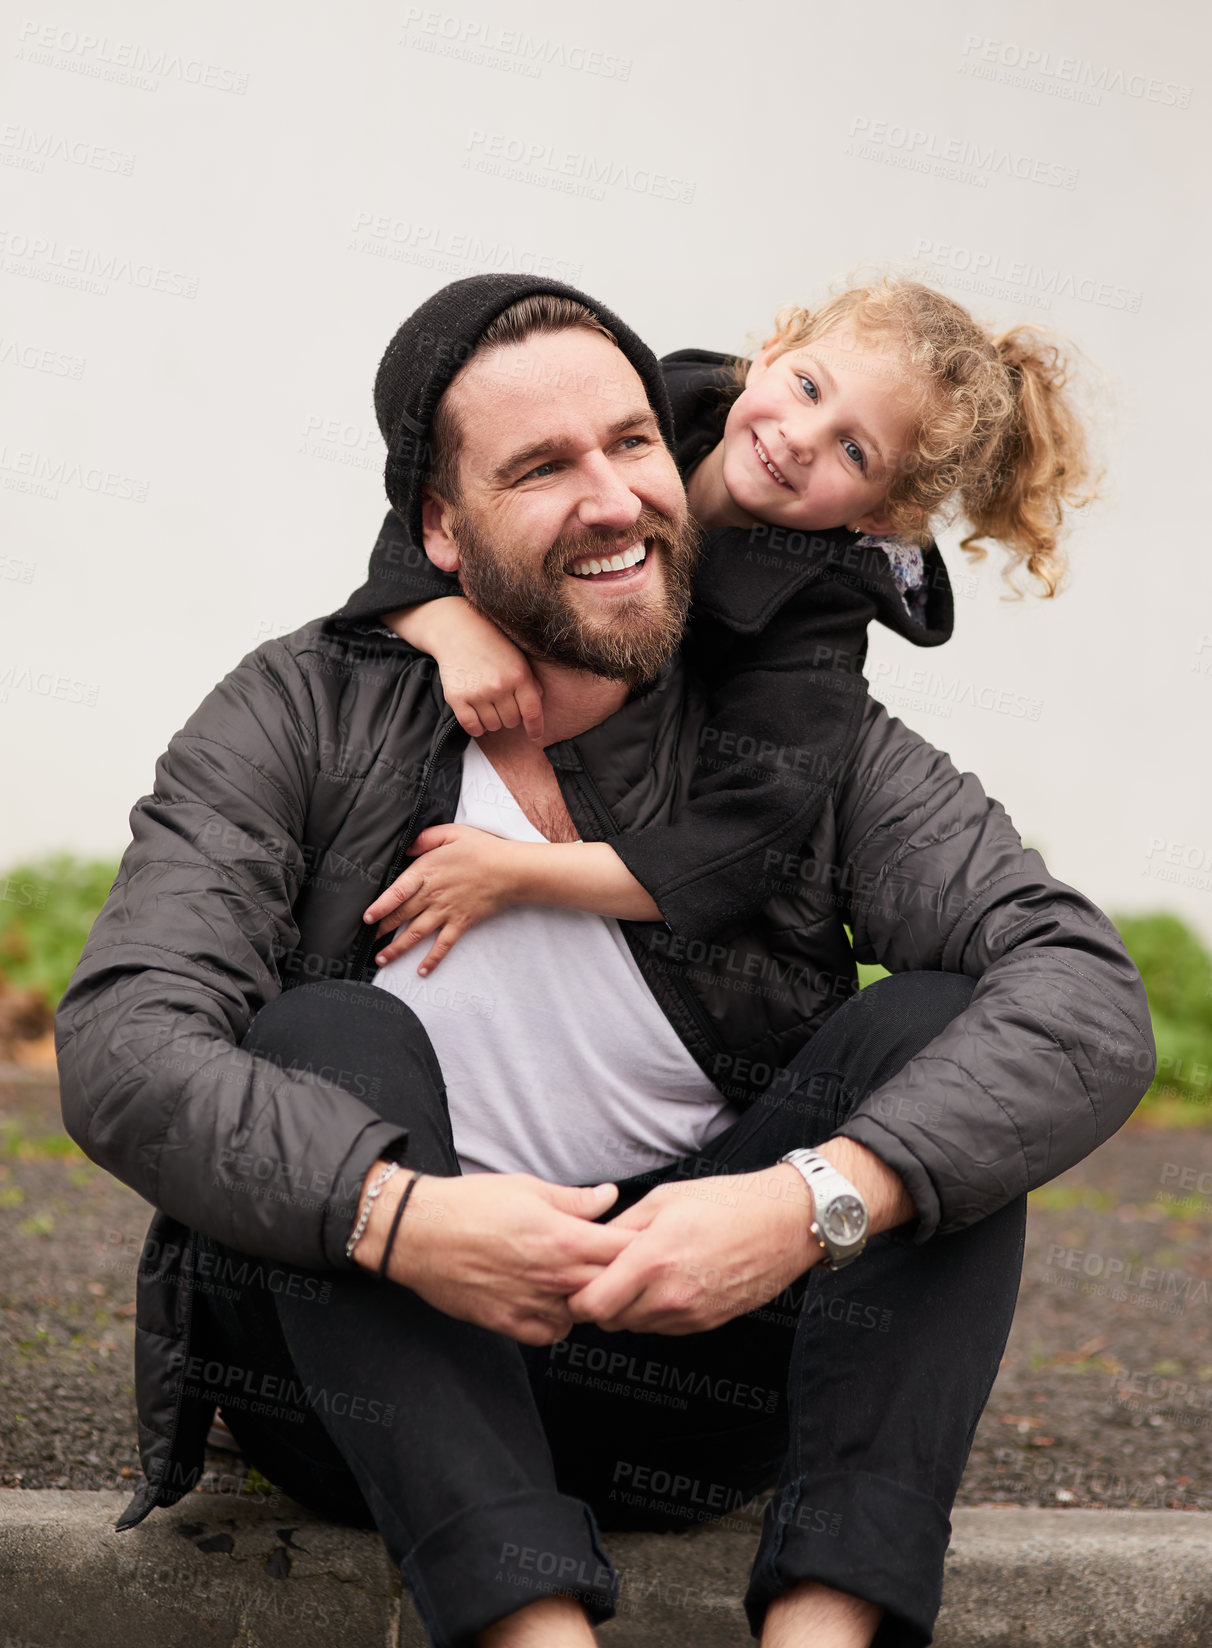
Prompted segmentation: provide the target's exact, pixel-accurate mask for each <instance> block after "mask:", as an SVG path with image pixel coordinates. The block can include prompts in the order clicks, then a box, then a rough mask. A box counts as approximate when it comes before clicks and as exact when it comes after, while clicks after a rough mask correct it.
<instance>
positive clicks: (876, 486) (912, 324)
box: [365, 279, 1094, 974]
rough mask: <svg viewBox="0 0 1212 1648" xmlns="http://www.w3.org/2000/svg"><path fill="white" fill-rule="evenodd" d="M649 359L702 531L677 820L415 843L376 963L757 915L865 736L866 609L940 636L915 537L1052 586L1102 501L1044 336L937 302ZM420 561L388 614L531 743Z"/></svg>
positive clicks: (493, 643) (691, 929)
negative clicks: (955, 541) (488, 943)
mask: <svg viewBox="0 0 1212 1648" xmlns="http://www.w3.org/2000/svg"><path fill="white" fill-rule="evenodd" d="M662 366H663V367H664V369H665V373H666V379H667V383H668V387H669V390H670V397H671V400H672V402H673V408H674V415H675V420H676V427H677V436H678V441H677V454H676V455H677V458H678V461H679V464H680V466H681V468H682V472H683V476H684V479H685V481H686V491H687V498H688V501H689V504H690V508H691V512H692V514H693V515H694V517H695V519H696V521H697V522H698V524H699V525H700V527H702V528H703V529H704V545H703V559H702V563H701V566H700V570H699V572H698V575H697V577H696V582H695V598H694V605H693V607H692V610H691V620H690V625H689V628H688V633H687V643H686V647H685V649H684V650H685V651H686V652H687V653H688V655H689V657H690V659H691V661H692V663H693V665H694V667H695V669H696V670H697V672H698V674H699V675H700V677H702V678H704V679H705V680H706V682H707V684H708V687H709V689H710V696H709V709H710V714H709V718H708V722H707V725H706V727H705V729H704V734H703V738H702V746H703V747H702V749H701V751H700V756H699V762H698V770H697V776H696V778H695V780H694V782H693V783H692V785H691V787H690V791H689V797H688V800H687V803H686V805H685V806H684V807H683V809H682V811H681V812H680V814H679V815H678V816H677V818H676V819H675V820H674V822H673V823H671V824H669V825H660V826H652V827H650V828H648V829H644V830H640V831H634V832H630V833H627V834H617V835H610V836H606V837H605V838H604V839H603V840H602V841H600V842H596V843H591V844H586V843H584V842H575V843H567V844H552V843H538V842H524V841H511V840H504V839H502V838H500V837H498V836H494V835H491V834H489V833H488V832H486V831H483V830H478V829H472V828H470V827H468V826H465V825H458V824H453V825H451V824H447V825H436V826H433V827H431V828H429V829H427V830H425V831H423V832H422V834H421V835H420V836H419V837H418V838H417V840H416V842H415V843H413V846H412V849H411V850H412V851H413V853H414V854H415V855H416V857H414V862H413V864H412V866H410V868H409V869H408V870H406V871H405V872H404V874H403V875H401V876H400V877H399V879H398V880H397V881H396V882H395V883H393V885H392V886H391V887H389V888H388V889H387V890H386V891H385V892H384V893H383V894H381V895H380V897H379V898H377V899H376V900H375V902H374V903H373V904H371V905H370V907H369V908H368V909H367V911H366V912H365V919H366V921H367V922H376V923H378V927H377V929H376V936H381V935H382V934H384V933H386V932H389V931H392V930H393V929H399V930H398V932H397V934H396V937H395V938H394V939H393V940H392V942H391V943H390V944H388V945H387V946H385V948H384V949H383V950H382V951H381V952H379V954H378V955H377V956H376V962H377V963H378V965H380V966H382V965H385V964H386V963H387V962H388V961H390V960H393V959H394V958H395V957H396V956H398V955H400V954H402V953H403V952H404V951H405V950H407V949H410V948H411V947H412V946H413V945H414V944H416V943H417V942H419V941H420V940H421V939H422V938H425V937H427V936H428V935H430V934H434V933H436V935H437V936H436V938H435V940H434V942H433V944H432V946H431V947H430V948H429V950H428V953H427V954H426V955H425V957H424V959H423V962H422V964H421V966H420V967H419V968H418V972H420V973H422V974H424V973H427V972H429V971H431V970H432V969H433V968H434V967H435V966H436V965H437V964H438V962H439V961H440V960H441V958H442V956H443V955H445V954H446V953H447V952H448V951H449V950H450V948H451V946H452V945H453V944H454V943H455V942H456V940H457V939H458V937H459V936H460V935H461V934H462V933H463V932H466V931H467V929H468V928H469V927H471V926H473V925H475V924H476V923H477V922H478V921H482V920H484V919H485V918H486V917H487V916H490V915H492V914H494V913H496V912H497V911H499V910H502V909H505V908H508V907H509V906H511V905H513V904H522V903H525V904H549V905H560V906H564V907H568V908H574V909H580V910H588V911H592V912H596V913H597V914H599V915H604V916H613V917H618V918H623V919H628V920H633V921H654V920H664V921H665V923H666V925H667V926H669V927H670V928H671V929H672V930H673V931H674V932H676V933H679V934H682V935H684V936H686V937H690V938H695V937H697V938H708V937H715V936H718V935H719V934H721V933H722V932H724V931H725V930H727V929H728V928H729V926H730V925H732V924H734V923H736V922H738V921H739V920H740V919H741V918H743V917H744V916H745V915H746V914H747V913H749V912H751V911H752V910H753V909H755V908H757V907H760V906H761V905H762V904H764V903H765V902H766V901H767V899H768V898H769V896H770V892H769V890H768V889H767V887H766V886H765V884H764V881H763V873H764V869H763V867H764V866H765V865H766V864H769V863H770V862H772V858H771V857H770V856H769V855H770V854H771V852H772V850H773V852H775V853H777V852H779V851H782V850H784V849H787V848H790V847H794V846H796V845H798V844H799V843H801V842H802V841H803V840H804V839H805V837H806V836H807V835H808V833H809V831H810V830H811V828H812V825H813V824H814V823H815V820H816V818H817V816H818V814H819V811H820V808H821V806H822V805H823V802H824V799H825V797H826V795H827V793H828V791H829V788H830V785H831V782H832V780H833V778H834V776H835V775H836V773H837V771H838V770H839V767H840V765H841V763H842V761H843V760H844V759H845V757H846V755H847V754H848V752H849V750H850V747H851V745H852V743H853V739H854V737H855V736H856V734H857V729H858V725H859V721H860V718H861V714H862V708H863V698H864V695H865V691H866V682H865V681H864V679H863V676H862V674H861V666H862V663H863V660H864V658H865V654H866V631H867V627H868V624H869V622H870V620H871V618H872V617H879V618H880V619H881V621H883V622H884V623H886V624H888V625H889V627H891V628H893V629H894V630H896V631H897V632H898V633H900V634H901V635H903V636H905V637H906V638H907V639H909V640H911V641H913V642H915V643H916V644H918V645H923V646H934V645H938V644H939V643H941V642H943V641H945V640H946V639H947V638H948V636H949V635H950V632H951V619H952V608H951V597H950V588H949V585H948V583H947V578H946V571H945V568H944V566H943V562H942V559H941V557H940V556H939V553H938V551H937V549H936V548H935V547H934V546H933V544H932V542H931V524H932V522H933V521H934V520H935V519H936V518H938V517H940V516H943V515H958V516H960V517H961V518H962V519H963V520H964V521H965V522H966V523H967V525H968V526H969V528H970V531H969V533H968V535H967V536H966V537H965V538H964V539H963V548H964V549H965V550H966V551H968V553H969V554H970V555H973V556H975V557H981V556H983V555H984V554H985V553H986V552H985V550H984V548H983V547H981V545H980V544H979V542H978V540H980V539H992V540H994V541H996V542H998V543H1000V544H1001V545H1003V546H1004V548H1005V549H1006V551H1007V552H1008V563H1009V564H1008V566H1007V574H1008V575H1009V574H1010V573H1012V572H1013V571H1014V569H1015V568H1017V567H1019V566H1022V567H1025V569H1026V572H1027V574H1028V576H1029V577H1030V578H1031V579H1033V580H1034V582H1035V586H1036V588H1037V589H1038V590H1039V591H1040V592H1042V593H1043V594H1045V595H1048V596H1052V595H1054V594H1055V593H1056V590H1057V586H1058V582H1059V579H1060V575H1061V572H1062V570H1063V569H1062V564H1061V560H1060V556H1059V554H1058V549H1057V540H1058V535H1059V531H1060V528H1061V525H1062V518H1063V514H1064V511H1065V508H1066V506H1070V505H1077V504H1081V503H1085V502H1087V501H1089V500H1090V499H1091V498H1092V497H1093V496H1094V490H1093V487H1092V485H1091V484H1090V472H1089V466H1088V462H1087V457H1086V449H1085V442H1084V438H1083V431H1082V428H1081V424H1080V422H1079V419H1078V417H1077V415H1076V413H1075V410H1074V408H1073V406H1072V404H1071V400H1070V397H1069V396H1068V395H1067V393H1066V376H1067V367H1066V362H1065V360H1064V358H1063V355H1062V353H1061V351H1060V350H1059V349H1058V347H1057V346H1056V344H1054V343H1053V342H1051V341H1049V339H1048V338H1047V336H1046V335H1045V334H1043V333H1041V332H1040V331H1039V330H1038V329H1036V328H1034V327H1031V326H1020V327H1017V328H1015V329H1013V330H1012V331H1009V332H1006V333H1002V334H1001V335H998V336H992V335H990V334H989V333H987V332H986V331H984V330H983V329H982V328H981V327H980V326H979V325H978V324H977V323H976V322H975V321H974V320H973V319H972V317H971V316H970V315H969V314H968V313H967V312H966V311H965V310H964V309H962V308H961V307H960V306H959V305H958V304H956V303H954V302H953V301H952V300H951V299H950V298H947V297H945V296H943V295H942V294H941V293H939V292H936V291H933V290H931V289H930V288H928V287H926V286H923V285H920V284H918V283H916V282H913V281H905V280H896V279H884V280H881V281H879V282H877V283H875V284H872V285H867V286H854V287H851V288H850V289H849V290H846V291H844V292H843V293H841V295H840V296H837V297H835V298H833V299H832V300H831V301H829V302H828V303H826V304H825V305H824V306H823V307H822V308H820V309H816V310H809V309H804V308H798V307H791V308H788V309H784V310H783V311H781V312H780V314H779V315H778V316H777V317H776V320H775V326H774V332H773V334H772V335H771V337H770V338H769V339H768V340H767V342H766V344H765V346H764V347H763V348H762V349H761V350H760V352H759V353H758V354H757V355H756V357H755V358H754V359H753V360H752V361H734V360H730V359H729V357H726V356H723V355H715V354H709V353H706V352H703V351H696V350H686V351H681V352H679V353H678V354H675V355H671V356H668V357H667V358H666V359H665V360H664V361H663V362H662ZM393 524H394V526H395V528H396V530H397V531H398V527H399V523H398V521H395V518H394V516H389V519H388V523H387V525H385V531H389V530H390V529H391V527H392V525H393ZM381 541H382V540H381ZM418 568H419V569H418V575H417V578H416V579H415V580H414V587H415V588H416V593H417V596H418V598H419V599H420V598H421V597H424V599H421V600H420V604H416V605H411V606H409V607H407V608H403V609H401V610H400V611H398V612H394V613H391V614H388V615H386V617H385V619H384V622H386V623H387V624H389V625H390V627H391V629H392V630H393V631H394V632H395V633H396V634H398V635H400V636H401V637H402V638H403V639H404V640H406V641H408V642H410V643H411V644H412V645H414V646H416V647H417V648H418V649H420V650H421V651H424V652H427V653H430V654H431V655H432V656H433V657H434V658H435V659H436V660H437V663H438V666H439V670H440V673H441V678H442V684H443V690H444V691H445V694H446V697H447V701H448V703H449V704H450V706H451V708H452V709H453V710H454V712H455V714H456V716H457V718H458V720H459V722H460V724H461V725H462V726H463V727H464V728H465V730H466V731H467V732H469V733H470V734H471V735H472V736H473V737H478V736H480V735H482V734H483V733H484V732H487V731H496V730H498V729H500V728H509V727H518V726H519V725H523V724H524V725H525V727H526V730H527V732H528V733H529V734H530V736H532V737H536V738H541V736H542V709H541V699H540V694H539V691H538V687H537V683H536V682H535V679H534V677H533V675H532V674H531V671H530V669H529V666H528V664H527V662H526V659H525V657H524V656H523V654H522V653H521V652H520V651H519V650H518V649H517V648H516V647H515V646H514V645H513V643H512V642H510V641H509V640H507V639H506V638H505V637H504V636H503V635H502V634H501V633H500V632H499V631H498V630H497V629H496V628H495V626H494V625H493V624H491V623H490V622H489V621H488V620H487V619H485V618H484V617H482V616H481V615H480V614H479V613H478V612H476V611H475V610H474V609H473V608H472V607H471V606H470V605H469V604H468V603H467V601H465V600H464V599H463V598H462V597H461V595H459V594H458V593H457V590H458V587H459V586H458V583H457V580H456V579H455V578H454V577H452V576H449V575H447V574H443V573H440V572H439V571H438V570H437V569H436V568H431V567H430V564H429V563H428V562H427V561H423V560H422V561H421V562H420V563H418ZM452 591H453V592H455V593H452ZM467 683H474V684H473V685H468V684H467ZM402 923H406V924H407V925H406V926H405V925H401V924H402Z"/></svg>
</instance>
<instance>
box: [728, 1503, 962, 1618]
mask: <svg viewBox="0 0 1212 1648" xmlns="http://www.w3.org/2000/svg"><path fill="white" fill-rule="evenodd" d="M950 1537H951V1521H950V1518H949V1517H948V1515H947V1513H946V1511H945V1510H944V1509H943V1507H942V1506H941V1505H940V1504H939V1503H938V1501H937V1500H935V1499H931V1498H930V1497H929V1496H928V1495H926V1494H922V1493H918V1492H917V1491H916V1490H915V1489H913V1488H906V1487H902V1486H901V1484H900V1483H899V1482H893V1481H891V1480H889V1479H888V1478H887V1477H882V1476H869V1475H866V1474H864V1473H862V1472H855V1471H835V1472H830V1473H826V1474H820V1473H818V1474H815V1475H810V1476H801V1477H797V1478H796V1479H795V1480H794V1481H793V1482H789V1483H787V1484H786V1485H785V1486H783V1487H781V1488H780V1489H779V1491H778V1493H777V1494H775V1496H774V1498H773V1499H772V1500H771V1501H770V1503H769V1505H767V1507H766V1512H765V1516H764V1517H763V1523H762V1538H761V1543H760V1545H759V1546H758V1554H757V1557H756V1559H755V1561H754V1565H753V1574H752V1577H751V1578H750V1582H749V1590H748V1592H747V1593H746V1595H745V1613H746V1616H747V1617H748V1620H749V1625H750V1629H751V1630H752V1632H753V1634H754V1636H755V1637H756V1636H760V1635H761V1630H762V1622H763V1620H764V1619H765V1617H766V1610H767V1608H769V1606H770V1604H771V1603H772V1602H773V1601H774V1599H775V1597H777V1596H781V1595H782V1593H783V1592H784V1591H787V1590H790V1589H791V1587H792V1586H793V1585H797V1584H799V1582H800V1581H801V1580H804V1579H815V1580H818V1581H820V1583H821V1584H823V1585H830V1586H832V1587H833V1588H834V1590H837V1591H845V1592H847V1593H848V1594H849V1595H851V1596H857V1597H862V1598H863V1599H864V1600H865V1601H867V1602H874V1603H878V1604H879V1606H880V1607H882V1608H883V1609H884V1613H885V1617H884V1620H883V1622H882V1623H881V1625H880V1628H879V1631H878V1632H877V1633H876V1637H875V1643H874V1644H873V1648H924V1645H925V1644H927V1643H929V1641H930V1639H931V1635H932V1633H933V1629H934V1620H935V1616H936V1615H937V1613H938V1610H939V1606H940V1604H941V1602H942V1595H943V1558H944V1556H945V1555H946V1552H947V1545H948V1542H949V1540H950Z"/></svg>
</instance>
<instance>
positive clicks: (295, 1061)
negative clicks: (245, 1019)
mask: <svg viewBox="0 0 1212 1648" xmlns="http://www.w3.org/2000/svg"><path fill="white" fill-rule="evenodd" d="M241 1046H242V1047H243V1049H244V1051H245V1052H248V1053H253V1054H255V1055H256V1056H257V1057H258V1058H261V1059H268V1060H270V1061H271V1062H272V1063H274V1064H276V1065H278V1066H279V1067H280V1068H281V1069H283V1070H293V1071H298V1072H301V1073H303V1074H306V1075H314V1076H318V1077H320V1078H321V1079H322V1080H324V1081H329V1082H332V1083H333V1085H334V1086H336V1087H340V1088H341V1089H342V1090H343V1091H345V1092H347V1093H350V1094H352V1095H353V1096H354V1097H355V1098H359V1099H361V1100H363V1102H365V1103H366V1104H368V1105H370V1107H371V1108H372V1109H373V1110H376V1111H377V1112H378V1113H379V1114H380V1115H381V1116H383V1117H384V1118H385V1119H387V1120H391V1121H400V1122H401V1124H402V1125H404V1126H412V1125H414V1124H416V1123H419V1122H420V1119H421V1117H422V1115H425V1114H428V1113H429V1112H431V1111H432V1113H433V1115H434V1118H435V1124H436V1125H438V1131H439V1133H441V1134H445V1133H446V1132H448V1131H449V1121H448V1119H447V1117H446V1107H445V1086H444V1083H443V1079H442V1071H441V1067H440V1066H439V1064H438V1057H437V1054H436V1053H435V1052H434V1049H433V1044H432V1042H431V1041H430V1039H429V1036H428V1034H427V1033H426V1030H425V1026H424V1025H423V1024H422V1023H421V1021H420V1019H419V1018H418V1017H417V1015H416V1014H415V1013H414V1012H413V1010H412V1008H411V1007H409V1005H408V1004H407V1002H404V1001H401V1000H400V998H399V997H398V996H394V995H392V994H391V993H390V991H387V990H380V989H377V988H376V987H375V986H374V985H371V984H360V983H356V982H354V981H353V980H350V979H332V980H324V981H318V982H316V983H312V984H301V985H298V986H296V988H294V989H293V990H286V991H284V992H283V993H282V994H281V995H280V996H275V997H274V999H273V1000H272V1001H269V1002H266V1004H265V1006H264V1007H262V1008H261V1010H260V1012H259V1013H257V1015H256V1017H255V1018H254V1019H253V1021H252V1023H251V1024H250V1025H249V1028H248V1033H247V1034H246V1035H245V1037H244V1040H243V1042H242V1043H241Z"/></svg>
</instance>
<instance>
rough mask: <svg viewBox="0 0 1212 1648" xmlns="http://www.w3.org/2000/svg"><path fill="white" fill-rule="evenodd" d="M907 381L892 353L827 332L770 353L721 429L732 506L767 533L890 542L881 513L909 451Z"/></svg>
mask: <svg viewBox="0 0 1212 1648" xmlns="http://www.w3.org/2000/svg"><path fill="white" fill-rule="evenodd" d="M913 387H914V385H913V380H912V379H911V377H910V374H909V371H908V369H907V368H906V366H905V364H904V362H903V361H902V360H901V359H900V358H899V357H898V355H897V354H896V353H895V352H894V351H889V350H887V349H881V348H880V340H878V339H870V340H864V339H863V338H861V337H859V336H857V335H856V334H855V332H854V331H853V330H852V329H851V328H850V327H849V326H843V327H835V328H834V329H833V330H831V331H829V332H826V333H823V334H822V335H821V336H820V337H819V338H814V339H813V340H812V341H811V342H810V343H807V344H804V345H803V346H802V347H800V348H798V349H792V350H787V351H781V346H780V345H779V344H778V343H777V342H773V343H770V344H768V345H767V346H766V348H765V349H763V350H762V352H761V354H760V355H758V356H757V358H756V359H755V361H754V363H753V365H752V366H751V367H750V368H749V375H748V377H747V379H746V383H745V388H744V390H743V391H742V393H741V394H740V395H739V396H738V397H737V399H736V400H735V401H734V402H733V405H732V408H731V410H730V412H729V414H728V421H727V423H726V424H725V426H724V437H723V447H724V453H723V480H724V485H725V486H726V487H727V489H728V492H729V494H730V496H731V498H732V501H733V503H734V504H736V505H737V506H738V507H739V508H740V509H741V510H743V511H744V512H745V513H747V514H749V515H753V516H755V517H756V518H757V519H758V520H761V521H766V522H768V523H769V524H771V525H773V526H786V527H793V528H798V529H799V530H814V529H815V530H823V529H825V528H828V527H839V526H845V527H849V528H851V530H853V531H859V532H889V531H891V523H890V522H889V521H888V519H887V517H886V516H885V514H884V503H885V500H886V498H887V496H888V491H889V488H890V486H891V484H892V481H893V478H894V476H895V474H896V471H897V468H898V466H899V465H900V463H901V462H902V461H903V459H904V455H905V453H906V451H907V449H908V446H909V442H910V437H911V430H912V413H913V403H914V402H913V393H912V391H913Z"/></svg>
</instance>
